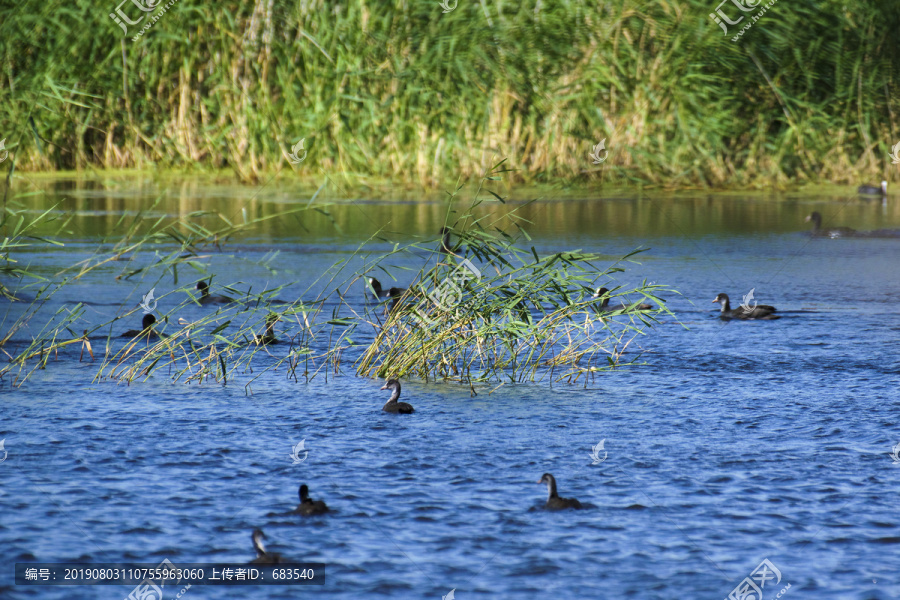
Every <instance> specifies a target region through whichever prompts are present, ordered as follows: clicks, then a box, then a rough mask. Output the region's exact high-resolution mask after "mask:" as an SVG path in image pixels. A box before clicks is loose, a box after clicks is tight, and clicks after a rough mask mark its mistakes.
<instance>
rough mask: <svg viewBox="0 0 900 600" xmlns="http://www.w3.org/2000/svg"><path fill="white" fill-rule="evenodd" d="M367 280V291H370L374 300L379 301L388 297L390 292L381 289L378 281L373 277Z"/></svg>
mask: <svg viewBox="0 0 900 600" xmlns="http://www.w3.org/2000/svg"><path fill="white" fill-rule="evenodd" d="M367 279H368V280H369V289H370V290H371V291H372V294H373V295H374V296H375V298H376V299H378V300H381V299H382V298H388V297H390V292H389V291H388V290H385V289H382V287H381V282H380V281H378V280H377V279H375V278H374V277H368V278H367ZM391 289H396V288H391Z"/></svg>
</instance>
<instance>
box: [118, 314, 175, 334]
mask: <svg viewBox="0 0 900 600" xmlns="http://www.w3.org/2000/svg"><path fill="white" fill-rule="evenodd" d="M154 323H156V317H154V316H153V315H152V314H146V315H144V318H143V319H141V328H142V329H141V330H140V331H138V330H137V329H129V330H128V331H126V332H125V333H123V334H122V335H121V336H119V337H123V338H136V337H138V336H139V335H146V336H147V337H148V338H151V339H152V338H161V337H164V336H163V335H162V334H159V333H156V332H155V331H153V325H154Z"/></svg>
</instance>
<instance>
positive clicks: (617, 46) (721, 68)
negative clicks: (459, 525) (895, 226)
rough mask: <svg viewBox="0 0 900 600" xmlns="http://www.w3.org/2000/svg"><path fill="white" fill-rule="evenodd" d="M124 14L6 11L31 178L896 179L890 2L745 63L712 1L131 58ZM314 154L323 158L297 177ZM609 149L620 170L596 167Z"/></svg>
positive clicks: (478, 17)
mask: <svg viewBox="0 0 900 600" xmlns="http://www.w3.org/2000/svg"><path fill="white" fill-rule="evenodd" d="M115 8H116V7H115V3H114V2H110V3H109V4H108V5H106V4H100V5H98V4H96V3H93V2H89V1H88V0H73V1H72V2H68V3H66V4H65V5H64V6H63V5H59V4H58V3H47V4H43V5H40V6H38V7H36V10H32V7H30V6H29V8H28V9H23V8H22V5H19V4H10V5H8V6H5V7H3V8H0V61H2V64H3V66H2V69H0V77H2V79H3V84H2V85H0V138H5V139H6V148H7V149H8V151H9V152H10V159H11V160H14V161H15V162H16V163H17V165H18V166H19V168H20V169H23V170H27V171H34V170H54V169H73V168H74V169H90V168H94V167H106V168H119V167H128V168H178V169H185V170H191V169H204V170H219V169H227V170H228V171H231V172H232V173H233V174H234V176H235V177H237V178H239V179H241V180H243V181H257V180H259V178H261V177H262V176H264V175H268V174H275V173H279V172H281V171H284V172H285V173H286V174H287V173H293V172H296V173H297V175H299V176H319V175H321V174H322V173H325V174H329V175H330V176H334V177H340V179H341V181H344V182H345V183H347V184H348V185H358V186H365V185H367V184H368V183H370V182H371V180H372V179H373V178H386V179H388V180H391V181H398V182H404V183H413V184H418V185H422V186H426V187H429V188H431V189H443V187H444V186H445V185H446V184H447V183H448V182H449V181H450V180H452V179H454V178H455V177H456V176H457V175H459V174H461V175H462V176H463V177H468V176H477V175H478V174H479V173H481V172H483V171H484V169H485V168H487V167H489V166H490V164H491V163H492V162H493V161H495V160H496V158H497V157H502V156H508V157H510V161H511V163H512V164H513V165H514V166H515V167H516V168H517V173H516V174H514V175H512V176H511V179H512V181H514V182H515V181H532V182H540V183H545V184H550V185H571V184H572V183H573V182H575V183H577V182H579V181H582V182H594V183H604V184H629V185H631V184H641V185H647V186H657V187H691V186H762V185H773V184H774V185H786V184H788V183H793V182H807V181H831V182H851V181H856V180H858V179H859V178H863V177H865V178H870V179H872V180H873V181H878V180H880V179H883V178H884V179H891V178H892V177H891V176H892V174H893V173H895V172H896V171H895V170H894V168H893V167H892V166H891V162H890V158H889V155H888V152H889V149H890V147H891V146H892V145H893V144H894V143H896V142H897V141H900V128H898V123H897V115H898V114H900V102H898V96H897V85H898V69H900V56H898V52H900V50H898V45H897V44H896V43H895V39H894V37H893V36H894V35H895V32H896V31H897V30H898V29H900V11H897V10H895V6H894V5H893V4H892V3H891V1H890V0H878V1H875V2H872V1H868V0H824V1H822V2H815V3H812V2H808V1H806V0H804V1H795V0H784V1H782V2H779V3H778V4H776V5H775V6H774V7H773V8H771V9H770V10H769V11H768V12H767V13H766V14H765V15H764V16H763V17H762V18H761V19H760V20H759V21H758V22H756V23H755V24H754V26H753V27H752V29H750V30H749V31H748V32H747V33H746V34H745V35H744V36H743V37H742V38H741V39H740V40H739V41H737V42H733V41H732V37H733V35H734V34H735V33H736V31H737V29H738V28H737V27H732V31H730V32H729V33H728V34H726V33H723V32H722V30H721V29H720V28H719V26H718V25H716V23H714V22H713V21H712V20H711V19H710V18H709V16H708V15H709V14H710V13H711V12H713V11H714V10H715V9H716V2H714V1H711V0H681V1H662V2H656V3H646V2H638V1H636V0H603V1H601V2H595V3H583V2H576V1H575V0H561V1H559V2H552V3H547V2H543V1H541V0H525V1H523V2H515V3H509V2H503V0H483V1H477V2H476V1H466V2H463V1H460V2H459V3H458V6H457V8H456V9H455V10H453V11H452V12H450V13H443V12H442V10H441V8H440V6H439V4H438V2H436V1H434V2H406V1H402V2H387V3H385V2H371V1H370V0H355V1H353V2H345V1H342V0H336V1H332V0H327V1H326V0H301V1H300V2H283V1H278V2H276V1H273V0H254V1H253V2H249V3H241V2H234V1H229V0H226V1H225V2H224V3H217V4H209V3H199V2H196V0H179V1H178V2H177V3H175V4H174V5H173V6H172V7H170V8H169V9H168V11H167V12H166V13H165V14H164V15H162V17H161V18H160V20H159V21H158V22H156V23H155V24H154V25H153V28H152V29H150V30H149V31H147V32H146V33H145V34H143V35H142V36H141V37H140V38H139V39H137V41H133V40H132V38H133V37H134V36H135V34H136V33H137V31H138V30H139V28H140V26H141V25H140V24H139V25H137V26H132V27H129V31H128V34H127V35H126V34H125V33H123V31H122V29H121V28H120V27H119V26H118V25H117V24H116V23H114V22H113V20H112V19H111V18H110V17H109V13H110V12H113V11H114V10H115ZM123 10H126V11H131V12H132V13H135V14H132V15H131V18H132V19H137V18H138V16H139V14H138V13H139V12H140V11H137V9H135V8H134V7H133V6H132V5H131V4H130V3H129V4H128V5H127V6H125V8H124V9H123ZM148 14H150V13H148ZM733 16H734V15H733ZM148 18H149V17H147V18H145V19H144V22H146V21H147V19H148ZM86 32H90V34H86ZM301 139H303V140H304V141H305V146H304V148H305V149H306V151H307V152H308V155H307V156H306V157H305V159H304V161H303V162H302V163H300V164H298V165H296V166H292V165H291V164H290V163H289V162H288V154H289V152H290V148H291V147H292V146H294V144H296V143H297V142H298V141H299V140H301ZM601 139H605V140H606V147H607V148H608V150H609V154H608V158H607V159H606V160H605V162H603V163H602V164H599V165H594V164H592V161H591V160H590V158H589V156H588V154H589V152H590V151H591V148H592V147H593V145H594V144H597V143H598V142H599V141H600V140H601ZM560 181H563V182H566V183H563V184H559V183H558V182H560Z"/></svg>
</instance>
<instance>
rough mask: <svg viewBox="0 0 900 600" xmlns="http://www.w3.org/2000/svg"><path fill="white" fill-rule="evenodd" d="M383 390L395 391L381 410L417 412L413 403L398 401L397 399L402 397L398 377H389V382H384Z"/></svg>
mask: <svg viewBox="0 0 900 600" xmlns="http://www.w3.org/2000/svg"><path fill="white" fill-rule="evenodd" d="M381 389H383V390H394V393H393V394H391V398H390V400H388V401H387V403H386V404H385V405H384V407H382V409H381V410H383V411H384V412H389V413H395V414H401V415H408V414H412V413H413V412H415V409H414V408H413V407H412V405H411V404H407V403H406V402H397V399H398V398H399V397H400V382H399V381H397V380H396V379H388V381H387V383H385V384H384V387H382V388H381Z"/></svg>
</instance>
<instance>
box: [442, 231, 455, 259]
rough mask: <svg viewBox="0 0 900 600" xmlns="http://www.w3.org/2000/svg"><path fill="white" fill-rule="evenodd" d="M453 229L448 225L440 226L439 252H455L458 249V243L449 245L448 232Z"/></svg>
mask: <svg viewBox="0 0 900 600" xmlns="http://www.w3.org/2000/svg"><path fill="white" fill-rule="evenodd" d="M451 233H453V230H452V229H451V228H449V227H441V254H456V252H457V251H458V250H459V243H457V244H456V246H454V247H452V248H451V247H450V234H451Z"/></svg>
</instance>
